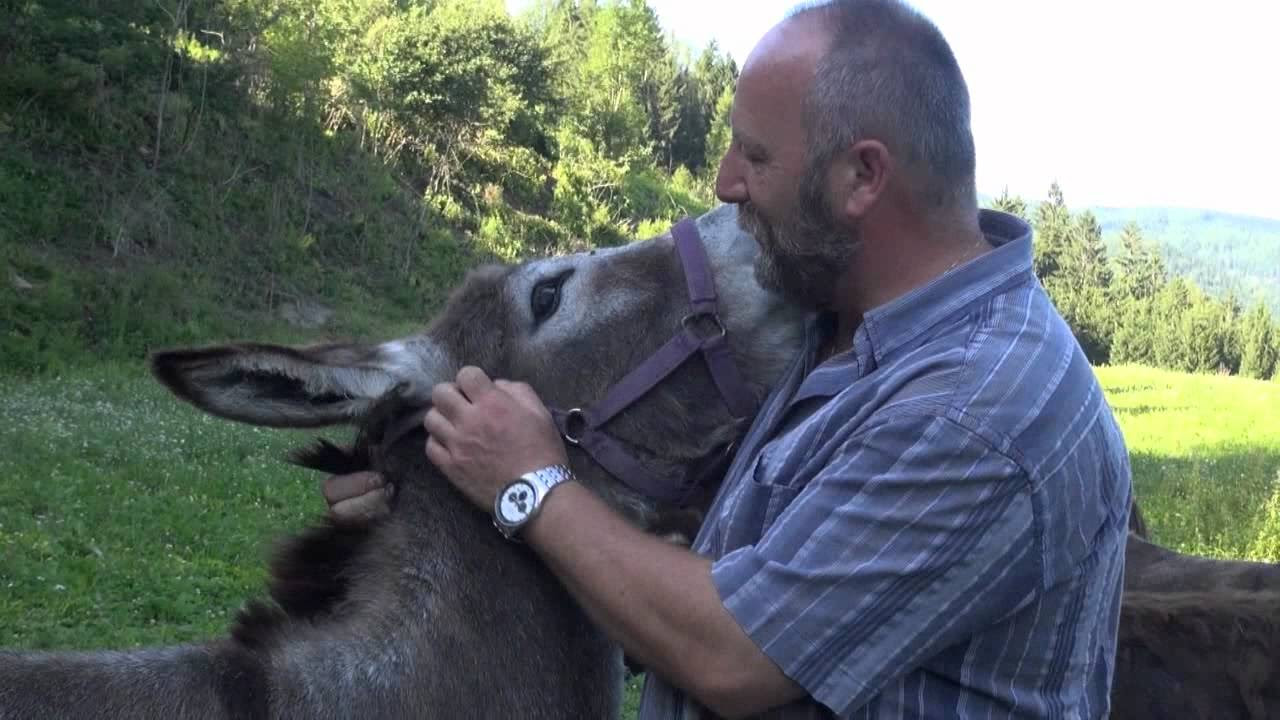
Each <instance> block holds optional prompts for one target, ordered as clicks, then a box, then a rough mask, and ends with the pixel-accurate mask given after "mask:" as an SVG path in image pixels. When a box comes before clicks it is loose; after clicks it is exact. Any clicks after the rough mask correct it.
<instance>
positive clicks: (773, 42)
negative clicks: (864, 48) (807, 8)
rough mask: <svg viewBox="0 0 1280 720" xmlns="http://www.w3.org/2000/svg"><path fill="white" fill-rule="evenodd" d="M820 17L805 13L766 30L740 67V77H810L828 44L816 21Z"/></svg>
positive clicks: (826, 36) (827, 33) (821, 26)
mask: <svg viewBox="0 0 1280 720" xmlns="http://www.w3.org/2000/svg"><path fill="white" fill-rule="evenodd" d="M820 16H821V13H818V12H810V13H805V14H802V15H797V16H795V17H792V18H788V19H786V20H783V21H782V22H780V23H778V24H777V25H774V26H773V27H772V28H770V29H769V31H768V32H766V33H765V34H764V37H762V38H760V41H759V42H757V43H756V45H755V47H754V48H752V50H751V53H750V54H749V55H748V56H747V59H746V61H745V62H744V63H743V64H742V73H741V77H743V78H749V77H752V76H766V77H776V76H785V77H784V78H782V79H783V80H791V81H795V80H805V81H807V80H808V78H811V77H812V76H813V73H814V70H815V69H816V68H817V66H818V61H819V60H820V59H821V58H822V56H823V55H824V54H825V53H826V51H827V48H828V47H829V46H830V44H831V35H830V32H829V31H828V30H827V28H825V27H824V26H823V25H822V23H821V22H820Z"/></svg>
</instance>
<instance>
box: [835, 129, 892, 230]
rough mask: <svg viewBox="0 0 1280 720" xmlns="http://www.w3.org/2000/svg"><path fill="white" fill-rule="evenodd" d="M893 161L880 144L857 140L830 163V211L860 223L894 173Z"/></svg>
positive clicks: (874, 141)
mask: <svg viewBox="0 0 1280 720" xmlns="http://www.w3.org/2000/svg"><path fill="white" fill-rule="evenodd" d="M894 169H895V168H894V162H893V157H892V156H891V155H890V154H889V149H888V148H887V147H885V145H884V143H882V142H880V141H879V140H859V141H858V142H856V143H853V144H852V145H849V146H848V147H847V148H845V149H844V150H842V151H841V152H839V153H837V154H836V156H835V157H834V158H832V161H831V168H830V170H829V172H828V176H827V179H828V182H829V183H830V185H829V187H831V192H832V194H833V196H834V197H833V198H832V203H831V207H832V208H833V209H834V210H835V211H836V212H837V213H840V214H841V215H843V218H842V219H845V220H860V219H862V218H863V217H864V216H866V214H867V212H868V211H870V210H871V208H872V207H874V206H875V204H876V202H878V201H879V200H880V197H881V196H882V195H883V194H884V192H885V189H886V188H887V187H888V185H889V179H890V178H891V177H892V175H893V172H894Z"/></svg>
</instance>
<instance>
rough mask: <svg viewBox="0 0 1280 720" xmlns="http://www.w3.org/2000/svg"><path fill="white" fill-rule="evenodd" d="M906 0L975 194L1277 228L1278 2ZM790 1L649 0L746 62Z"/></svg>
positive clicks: (693, 41) (692, 41) (690, 35)
mask: <svg viewBox="0 0 1280 720" xmlns="http://www.w3.org/2000/svg"><path fill="white" fill-rule="evenodd" d="M908 1H909V2H911V4H912V5H914V6H915V7H916V8H917V9H919V10H920V11H921V12H922V13H924V14H925V15H926V16H927V17H929V18H930V19H932V20H933V21H934V22H935V23H936V24H937V25H938V27H939V29H941V31H942V33H943V35H945V36H946V38H947V40H948V41H949V42H950V44H951V48H952V51H953V52H954V53H955V55H956V59H957V60H958V61H959V63H960V68H961V71H962V72H964V74H965V79H966V82H967V83H968V85H969V95H970V101H971V105H972V123H973V133H974V142H975V144H976V146H977V153H978V190H979V192H982V193H987V194H991V195H998V194H1000V192H1001V191H1002V190H1003V189H1004V188H1006V187H1007V188H1008V189H1009V191H1010V192H1011V193H1014V194H1019V195H1022V196H1023V197H1024V198H1026V199H1028V200H1031V201H1033V202H1034V201H1038V200H1040V199H1042V198H1043V197H1045V195H1046V193H1047V192H1048V189H1049V184H1050V183H1051V182H1053V181H1054V180H1057V181H1058V182H1059V183H1060V184H1061V186H1062V189H1063V193H1064V194H1065V195H1066V200H1067V204H1068V205H1069V206H1071V207H1084V206H1109V207H1131V206H1150V205H1171V206H1179V207H1192V208H1203V209H1210V210H1219V211H1223V212H1233V213H1241V214H1246V215H1257V216H1263V217H1270V218H1276V219H1280V181H1277V179H1276V175H1277V174H1278V173H1280V2H1277V1H1276V0H1216V1H1215V2H1212V3H1203V2H1195V3H1193V2H1182V1H1170V0H1163V1H1160V0H1149V1H1148V0H908ZM524 4H525V0H508V7H510V8H511V9H512V10H513V11H514V10H517V9H519V8H520V7H522V6H523V5H524ZM794 4H795V3H794V2H793V1H792V0H755V1H751V0H649V5H650V7H652V8H653V9H654V10H655V11H656V12H657V14H658V18H659V20H660V22H661V23H662V24H663V27H664V28H666V29H667V30H668V31H669V32H670V33H672V34H673V35H674V36H675V37H676V38H677V39H678V40H679V41H681V42H683V43H687V44H689V45H691V46H693V47H695V48H701V47H703V46H705V45H706V44H707V43H708V42H710V41H711V40H712V39H714V40H715V41H716V42H717V44H718V45H719V46H720V47H721V48H722V49H724V50H726V51H727V52H729V53H730V54H731V55H733V57H734V58H735V59H736V60H737V61H738V63H739V65H741V64H742V61H744V60H745V59H746V57H747V55H748V54H749V53H750V51H751V48H752V47H753V46H754V45H755V43H756V41H757V40H758V39H759V38H760V37H761V36H762V35H763V34H764V33H765V32H766V31H767V30H768V29H769V28H770V27H771V26H772V25H773V24H774V23H776V22H777V21H778V20H780V19H782V18H783V17H784V16H785V15H786V13H787V11H788V10H789V9H790V8H791V7H792V6H793V5H794Z"/></svg>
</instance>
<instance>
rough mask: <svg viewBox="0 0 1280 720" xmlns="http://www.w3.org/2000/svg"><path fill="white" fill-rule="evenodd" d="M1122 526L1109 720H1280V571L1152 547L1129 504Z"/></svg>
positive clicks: (1269, 566)
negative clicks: (1121, 570) (1121, 582)
mask: <svg viewBox="0 0 1280 720" xmlns="http://www.w3.org/2000/svg"><path fill="white" fill-rule="evenodd" d="M1129 529H1130V532H1129V537H1128V542H1127V544H1126V546H1125V579H1124V595H1123V601H1122V603H1121V606H1120V624H1119V637H1118V638H1117V644H1116V647H1117V651H1116V666H1115V680H1114V683H1113V686H1112V692H1111V697H1112V716H1113V717H1115V718H1117V719H1118V720H1159V719H1161V718H1171V717H1177V718H1186V719H1187V720H1213V719H1215V718H1247V719H1250V720H1264V719H1268V718H1275V717H1280V565H1278V564H1274V563H1266V562H1249V561H1242V560H1220V559H1216V558H1208V557H1200V556H1196V555H1188V554H1185V553H1179V552H1176V551H1174V550H1171V549H1169V548H1165V547H1162V546H1160V545H1157V544H1156V543H1154V542H1151V540H1150V539H1149V536H1148V532H1147V525H1146V522H1145V519H1144V518H1143V517H1142V513H1141V510H1139V508H1138V506H1137V504H1134V506H1133V508H1132V509H1131V512H1130V525H1129Z"/></svg>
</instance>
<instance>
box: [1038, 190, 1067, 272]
mask: <svg viewBox="0 0 1280 720" xmlns="http://www.w3.org/2000/svg"><path fill="white" fill-rule="evenodd" d="M1033 224H1034V226H1035V272H1036V276H1037V277H1039V278H1040V281H1041V282H1046V283H1047V282H1048V281H1049V279H1050V278H1052V277H1053V276H1054V275H1055V274H1057V272H1058V269H1059V267H1060V265H1061V262H1062V254H1063V252H1064V250H1065V247H1066V244H1067V235H1068V233H1070V231H1071V211H1070V210H1068V209H1067V203H1066V200H1065V199H1064V198H1063V195H1062V188H1061V187H1060V186H1059V185H1058V183H1057V182H1056V181H1055V182H1054V183H1053V185H1051V186H1050V187H1049V199H1048V200H1046V201H1044V202H1041V203H1040V205H1039V207H1037V208H1036V214H1035V221H1034V223H1033Z"/></svg>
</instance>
